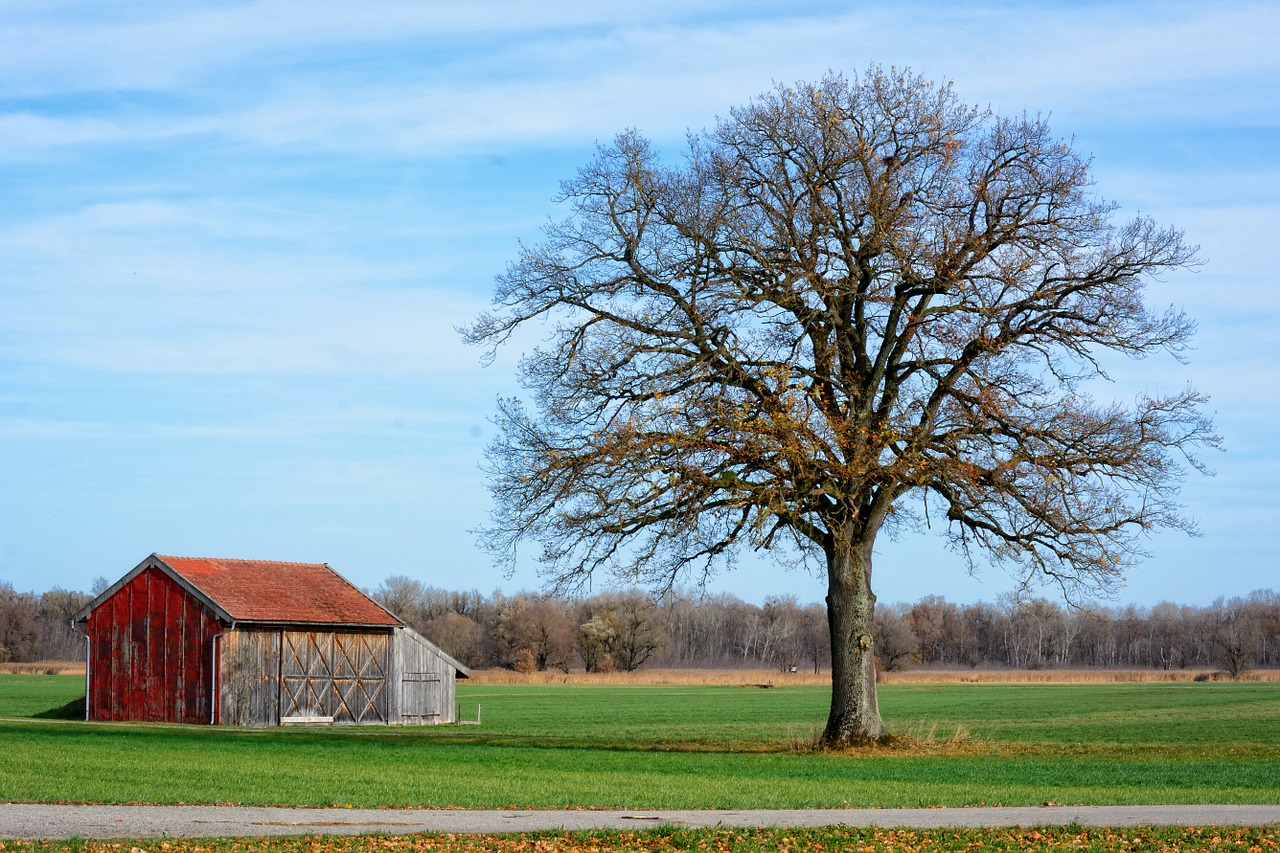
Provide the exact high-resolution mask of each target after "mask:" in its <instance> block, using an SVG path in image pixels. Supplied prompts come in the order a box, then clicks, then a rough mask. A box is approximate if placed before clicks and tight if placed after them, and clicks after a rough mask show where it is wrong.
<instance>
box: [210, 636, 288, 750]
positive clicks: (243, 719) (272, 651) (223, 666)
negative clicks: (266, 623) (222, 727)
mask: <svg viewBox="0 0 1280 853" xmlns="http://www.w3.org/2000/svg"><path fill="white" fill-rule="evenodd" d="M218 657H219V663H220V667H219V668H220V670H221V684H222V691H221V692H222V695H221V696H220V697H219V700H220V704H221V707H220V709H219V714H218V718H219V722H223V723H228V724H230V725H233V726H274V725H277V724H278V723H279V722H280V631H279V630H270V629H268V630H261V629H258V630H255V629H253V628H247V629H243V628H242V629H237V630H235V631H231V632H229V633H227V634H224V635H223V636H222V637H221V638H219V640H218Z"/></svg>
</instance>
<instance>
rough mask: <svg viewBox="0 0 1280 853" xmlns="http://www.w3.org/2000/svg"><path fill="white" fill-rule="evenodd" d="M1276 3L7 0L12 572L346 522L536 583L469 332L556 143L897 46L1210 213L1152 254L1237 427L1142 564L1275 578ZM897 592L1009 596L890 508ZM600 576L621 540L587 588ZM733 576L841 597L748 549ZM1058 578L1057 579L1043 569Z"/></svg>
mask: <svg viewBox="0 0 1280 853" xmlns="http://www.w3.org/2000/svg"><path fill="white" fill-rule="evenodd" d="M1276 44H1280V5H1277V4H1275V3H1273V2H1267V3H1248V2H1242V3H1230V4H1225V3H1222V4H1219V3H1203V2H1176V0H1175V2H1170V0H1154V1H1153V2H1129V3H1091V2H1083V3H1082V2H1080V0H1072V2H1069V3H1067V2H1063V3H1055V2H980V3H955V2H906V3H896V2H863V3H856V4H855V3H835V2H832V3H824V2H804V0H798V2H793V3H786V4H782V3H776V2H754V0H679V2H675V1H674V0H672V2H634V3H598V2H597V3H586V2H582V3H574V2H555V0H543V2H540V3H536V4H535V3H530V2H515V1H514V0H512V2H502V0H499V1H498V2H475V3H456V2H455V3H440V2H435V0H422V1H421V2H389V0H364V2H361V3H347V2H342V3H339V2H325V0H266V2H235V1H234V0H224V2H208V3H191V2H182V0H163V2H159V0H156V2H128V0H122V2H113V3H101V2H96V0H95V2H88V0H42V2H40V3H30V2H28V1H27V0H0V478H2V479H0V582H8V583H10V584H12V585H13V586H14V587H15V588H16V589H18V590H20V591H24V590H32V591H43V590H46V589H50V588H53V587H55V586H56V587H62V588H65V589H80V590H87V589H88V588H89V587H90V585H91V584H92V583H93V581H94V579H96V578H99V577H105V578H107V579H109V580H115V579H116V578H118V577H119V576H121V575H123V574H124V573H125V572H127V571H128V570H129V569H131V568H132V567H133V566H134V565H136V564H137V563H138V562H140V561H141V560H142V559H144V558H145V557H146V556H147V555H148V554H150V553H152V552H158V553H161V554H174V555H183V556H215V557H240V558H250V559H272V560H291V561H301V562H327V563H329V564H330V565H332V566H333V567H334V568H335V569H337V570H338V571H339V572H340V573H342V574H343V575H344V576H346V577H347V578H348V579H350V580H351V581H353V582H354V583H356V584H357V585H359V586H362V587H365V588H370V589H372V588H376V587H377V586H378V585H379V584H380V583H381V582H382V581H383V580H384V579H385V578H387V577H388V576H392V575H406V576H408V577H411V578H414V579H417V580H419V581H421V582H422V583H424V584H428V585H432V586H437V587H443V588H446V589H466V590H469V589H477V590H479V591H481V592H485V593H488V592H491V591H493V590H495V589H498V588H501V589H503V590H505V591H507V592H508V593H511V592H515V591H519V590H533V589H536V588H537V587H538V578H537V575H536V573H535V571H534V570H533V568H532V567H531V566H530V565H522V566H521V567H519V568H518V569H517V571H516V572H515V574H514V575H513V576H511V577H505V576H504V575H503V574H502V573H501V572H500V571H498V570H497V569H495V568H494V567H493V566H492V565H491V563H490V561H489V559H488V557H487V556H486V555H485V554H484V553H482V552H481V551H480V550H479V549H477V547H476V545H475V537H474V536H473V535H472V534H471V533H470V532H469V531H471V530H474V529H475V528H477V527H478V526H480V525H482V524H484V523H485V521H486V519H487V517H488V512H489V500H488V494H487V492H486V489H485V485H484V477H483V474H482V472H481V471H480V468H479V466H480V464H481V462H482V458H483V449H484V447H485V445H486V443H487V442H488V441H490V440H491V439H492V437H493V427H492V425H491V423H490V422H489V418H490V416H491V415H492V413H493V411H494V409H495V399H496V398H497V397H498V396H499V395H502V394H513V393H518V392H519V386H518V384H517V382H516V372H515V365H516V362H517V361H518V358H519V355H520V347H521V346H526V347H527V346H532V345H533V344H534V343H536V330H534V333H533V334H531V336H530V337H529V338H527V339H525V340H523V341H521V342H518V343H517V344H516V345H515V346H513V347H511V348H509V349H508V350H506V351H504V352H502V353H501V354H500V356H499V358H498V359H497V360H496V361H495V362H494V363H493V364H492V365H488V366H484V365H482V363H481V361H482V360H481V355H482V353H481V352H480V351H478V350H476V349H475V348H472V347H468V346H466V345H464V344H463V343H462V342H461V341H460V339H459V336H458V334H457V332H456V329H457V327H459V326H465V325H467V324H468V323H469V322H470V321H471V320H472V319H473V318H474V317H475V316H476V315H477V314H478V313H479V312H480V311H482V310H484V308H485V307H486V306H487V305H488V303H489V298H490V296H491V294H492V289H493V281H494V276H495V275H496V274H498V273H500V272H501V271H502V270H503V269H504V267H505V266H506V264H507V263H508V262H509V261H511V260H513V259H514V258H515V257H516V254H517V252H518V248H519V245H520V242H521V241H522V240H523V241H526V242H530V241H537V240H538V238H539V235H540V233H541V232H540V228H541V227H542V226H543V225H544V224H545V223H546V222H548V221H549V220H550V219H552V218H556V217H559V216H562V215H563V214H564V211H563V209H561V208H558V207H557V205H556V203H555V201H554V197H555V195H556V193H557V191H558V189H559V184H560V181H562V180H564V179H567V178H570V177H572V175H573V174H574V172H575V170H576V169H577V168H578V167H579V166H581V165H583V164H585V163H586V162H588V161H589V160H590V159H591V157H592V156H593V153H594V151H595V149H596V146H597V145H598V144H603V143H607V142H608V141H609V140H610V139H611V138H612V137H613V136H614V135H615V134H617V133H618V132H620V131H622V130H624V129H627V128H632V127H634V128H637V129H639V130H640V131H641V132H642V133H644V134H645V135H646V136H648V137H649V138H651V139H652V140H653V141H654V142H655V144H656V145H657V147H659V148H660V149H661V150H662V151H664V152H666V153H668V154H670V155H671V156H672V157H673V158H675V157H678V156H679V153H680V150H681V148H682V146H683V140H684V138H685V134H686V132H688V131H691V130H692V131H698V130H701V129H703V128H707V127H710V126H711V125H713V124H714V122H715V121H716V117H717V116H721V115H725V114H727V112H728V110H729V109H730V108H731V107H733V106H735V105H738V104H742V103H745V102H747V101H749V100H750V99H751V98H753V97H755V96H757V95H759V94H761V93H763V92H765V91H767V90H768V89H770V88H771V87H772V86H773V85H774V84H775V83H794V82H797V81H809V80H816V79H818V78H819V77H821V76H822V75H824V74H826V73H827V72H828V71H833V70H834V71H841V72H845V73H846V74H849V75H853V74H856V73H858V72H861V71H864V70H865V69H866V68H867V67H868V66H869V65H870V64H871V63H878V64H881V65H884V66H897V67H904V66H905V67H909V68H910V69H912V70H913V71H915V72H916V73H919V74H922V75H924V76H925V77H927V78H929V79H932V80H934V81H937V82H943V81H948V80H950V81H952V82H953V83H954V87H955V91H956V93H957V94H958V95H959V97H960V98H961V99H962V100H963V101H966V102H968V103H972V104H976V105H980V106H990V107H991V108H992V109H994V110H995V111H997V112H999V113H1001V114H1005V115H1016V114H1021V113H1023V112H1028V113H1032V114H1034V113H1039V114H1041V115H1043V116H1046V117H1047V119H1048V121H1049V123H1050V125H1051V126H1052V128H1053V130H1054V132H1055V133H1056V134H1057V135H1058V136H1060V137H1062V138H1065V139H1071V140H1073V143H1072V144H1073V145H1074V146H1075V148H1076V150H1078V151H1080V152H1082V153H1084V154H1086V155H1090V156H1092V157H1093V172H1094V176H1095V178H1096V184H1097V191H1098V192H1099V193H1100V194H1101V195H1102V196H1105V197H1106V198H1108V199H1111V200H1113V201H1115V202H1116V203H1118V204H1119V205H1120V208H1121V209H1120V213H1119V216H1120V217H1121V218H1127V217H1131V216H1134V215H1138V214H1143V215H1148V216H1152V217H1154V218H1155V219H1156V220H1158V221H1160V222H1163V223H1165V224H1170V225H1175V226H1177V227H1179V228H1181V229H1183V230H1184V231H1185V232H1186V235H1187V239H1188V241H1189V242H1191V243H1194V244H1198V245H1199V246H1200V247H1201V249H1200V257H1201V259H1202V260H1203V262H1204V263H1203V265H1202V266H1201V267H1200V268H1199V269H1197V270H1195V271H1190V272H1185V273H1178V274H1176V275H1171V276H1168V277H1167V278H1166V279H1165V280H1163V281H1160V282H1154V283H1153V284H1152V286H1151V288H1150V290H1149V299H1150V301H1151V304H1153V305H1161V306H1163V305H1173V306H1175V307H1178V308H1181V309H1184V310H1186V312H1187V313H1188V314H1190V315H1191V316H1192V317H1194V318H1195V319H1196V320H1197V322H1198V324H1199V333H1198V336H1197V339H1196V344H1197V349H1196V350H1195V351H1194V352H1193V353H1191V359H1190V361H1189V363H1187V364H1185V365H1184V364H1179V363H1178V362H1176V361H1174V360H1172V359H1169V358H1152V359H1148V360H1145V361H1142V362H1138V363H1133V364H1126V365H1122V366H1121V368H1120V369H1119V370H1118V371H1117V373H1116V376H1115V378H1116V382H1115V383H1114V388H1113V389H1111V390H1110V391H1108V390H1107V389H1102V392H1101V393H1102V394H1107V393H1112V394H1113V395H1114V398H1115V399H1119V400H1125V399H1129V400H1131V399H1132V398H1133V395H1134V394H1135V393H1138V392H1141V391H1143V390H1151V391H1166V392H1167V391H1173V390H1177V389H1180V388H1182V387H1183V386H1185V385H1186V384H1188V383H1191V384H1192V385H1194V386H1195V387H1197V388H1199V389H1200V390H1202V391H1204V392H1206V393H1208V394H1210V395H1211V402H1210V409H1211V411H1212V412H1214V414H1215V418H1216V424H1217V428H1218V430H1219V432H1220V433H1221V434H1222V436H1223V439H1224V444H1225V448H1226V449H1225V451H1223V452H1221V453H1216V452H1213V453H1210V454H1208V458H1207V461H1208V463H1209V465H1210V466H1211V467H1213V468H1214V469H1215V471H1216V476H1214V477H1201V476H1199V475H1192V476H1191V477H1190V478H1189V479H1188V481H1187V482H1186V484H1185V487H1184V489H1183V492H1182V495H1181V499H1182V501H1183V503H1184V504H1185V505H1186V507H1187V512H1188V514H1189V515H1190V516H1191V517H1193V518H1195V519H1196V520H1197V522H1198V523H1199V526H1200V531H1201V535H1200V536H1199V537H1196V538H1191V537H1187V536H1185V535H1183V534H1181V533H1167V532H1166V533H1156V534H1154V535H1153V536H1152V537H1151V538H1150V539H1149V541H1148V542H1147V546H1148V550H1149V551H1150V552H1151V557H1150V559H1148V560H1147V561H1146V562H1144V563H1142V564H1141V565H1139V566H1137V567H1135V568H1134V570H1133V571H1132V572H1130V574H1129V575H1128V583H1127V585H1126V586H1125V588H1123V589H1121V590H1120V591H1119V592H1118V595H1117V598H1116V600H1115V603H1122V604H1127V603H1132V604H1136V605H1140V606H1149V605H1152V604H1155V603H1157V602H1159V601H1164V600H1169V601H1175V602H1178V603H1184V604H1198V605H1202V604H1208V603H1210V602H1211V601H1213V599H1215V598H1216V597H1218V596H1220V595H1221V596H1227V597H1231V596H1236V595H1247V594H1248V593H1249V592H1251V591H1253V590H1256V589H1259V588H1264V587H1270V588H1273V589H1280V576H1278V575H1277V559H1276V558H1277V554H1278V553H1280V487H1278V486H1277V483H1280V446H1278V445H1277V441H1276V438H1277V423H1280V401H1278V397H1280V395H1277V393H1276V392H1277V390H1278V389H1280V368H1277V363H1276V358H1275V352H1276V349H1277V343H1278V342H1280V332H1278V331H1277V329H1278V328H1280V326H1278V321H1280V287H1277V281H1276V273H1275V269H1276V264H1275V262H1274V253H1275V249H1276V246H1277V243H1276V240H1277V238H1276V234H1277V233H1280V165H1277V157H1276V155H1277V153H1280V51H1276V49H1275V45H1276ZM875 559H876V569H875V579H874V585H875V587H876V590H877V592H878V595H879V599H880V601H882V602H892V601H915V600H917V599H919V598H920V597H922V596H925V595H942V596H944V597H946V598H948V599H950V600H952V601H956V602H973V601H979V600H986V601H994V600H996V599H997V597H998V596H1000V595H1001V594H1002V593H1005V592H1007V591H1009V590H1010V589H1012V587H1013V582H1012V581H1011V580H1010V579H1009V577H1008V576H1007V575H1006V574H1005V573H1004V572H1003V571H1002V570H1001V569H1000V568H998V567H985V566H980V567H979V571H978V572H977V573H976V574H975V575H970V574H969V573H968V572H967V571H966V569H965V567H964V565H963V564H962V563H961V562H960V561H959V559H957V558H956V557H954V556H953V555H951V554H949V553H948V552H947V551H946V549H945V546H944V543H943V541H942V539H941V538H940V537H939V536H938V535H937V533H936V532H935V533H929V532H927V531H926V532H924V533H921V534H919V535H914V534H913V535H909V536H904V537H903V538H902V539H900V540H899V541H897V542H890V541H887V540H886V541H882V542H881V543H880V545H879V547H878V549H877V552H876V557H875ZM604 586H605V583H604V579H601V582H600V585H599V587H598V588H603V587H604ZM709 591H710V592H712V593H716V592H728V593H732V594H734V595H738V596H740V597H742V598H744V599H747V600H750V601H757V602H758V601H761V600H763V599H764V598H765V597H766V596H770V595H779V594H791V595H795V596H797V597H798V598H799V599H800V600H801V601H802V602H809V601H820V600H821V599H822V596H823V594H824V590H823V584H822V580H821V578H820V577H817V576H815V575H812V574H806V573H805V572H804V571H787V570H784V569H781V568H778V567H777V566H776V565H774V564H772V563H770V562H769V561H768V560H767V559H759V560H746V561H744V562H743V564H742V565H740V566H739V567H738V568H737V569H735V570H734V571H732V572H730V573H727V574H724V575H721V576H719V577H717V578H716V579H714V580H713V582H712V583H711V585H710V587H709ZM1048 594H1052V593H1051V592H1050V593H1048Z"/></svg>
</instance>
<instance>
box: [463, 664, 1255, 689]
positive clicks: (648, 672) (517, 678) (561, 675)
mask: <svg viewBox="0 0 1280 853" xmlns="http://www.w3.org/2000/svg"><path fill="white" fill-rule="evenodd" d="M1196 680H1199V681H1225V680H1227V678H1226V674H1225V673H1222V672H1216V671H1214V670H1202V669H1179V670H1157V669H1039V670H1024V669H934V668H926V667H921V668H919V669H908V670H903V671H899V672H886V673H884V674H883V675H882V677H881V681H882V682H883V683H885V684H1106V683H1162V682H1181V681H1196ZM1240 680H1241V681H1271V682H1280V670H1256V671H1251V672H1246V673H1245V674H1244V675H1243V676H1242V677H1241V679H1240ZM471 683H473V684H601V685H626V684H651V685H667V684H670V685H694V684H697V685H710V686H734V685H737V686H742V687H762V688H768V687H783V686H812V687H820V686H824V685H828V684H830V683H831V673H830V671H828V670H821V671H819V672H817V673H815V672H814V671H813V670H808V671H799V672H779V671H778V670H776V669H643V670H638V671H636V672H608V673H595V672H580V671H571V672H567V673H566V672H560V671H558V670H551V671H547V672H531V673H528V674H525V673H519V672H514V671H512V670H508V669H481V670H473V671H472V673H471Z"/></svg>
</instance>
